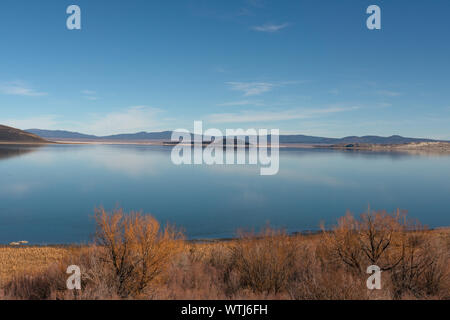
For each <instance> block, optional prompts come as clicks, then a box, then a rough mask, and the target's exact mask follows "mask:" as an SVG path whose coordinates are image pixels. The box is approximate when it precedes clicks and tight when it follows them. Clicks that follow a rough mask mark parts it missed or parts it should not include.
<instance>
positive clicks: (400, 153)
mask: <svg viewBox="0 0 450 320" xmlns="http://www.w3.org/2000/svg"><path fill="white" fill-rule="evenodd" d="M281 152H289V153H292V154H294V153H295V154H296V155H298V156H303V155H305V156H306V155H308V153H311V152H317V153H321V154H327V153H328V154H336V153H339V154H343V155H344V156H346V157H360V158H365V159H368V160H371V159H380V158H390V159H392V160H401V159H405V158H411V157H418V156H421V157H450V155H449V154H445V153H439V152H432V151H426V150H357V149H327V148H314V147H310V148H290V147H283V148H280V153H281Z"/></svg>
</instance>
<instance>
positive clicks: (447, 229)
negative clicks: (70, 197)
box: [0, 226, 450, 249]
mask: <svg viewBox="0 0 450 320" xmlns="http://www.w3.org/2000/svg"><path fill="white" fill-rule="evenodd" d="M329 232H332V230H331V229H327V230H325V231H322V230H305V231H294V232H289V233H287V236H289V237H299V236H301V237H314V236H318V235H320V234H322V233H329ZM411 232H414V231H411ZM426 232H450V226H443V227H435V228H429V229H426ZM237 240H239V237H238V236H235V237H223V238H197V239H184V240H183V241H184V242H186V243H188V244H220V243H229V242H233V241H237ZM11 243H13V242H11ZM11 243H10V244H2V243H0V248H10V249H21V248H66V249H67V248H86V247H90V246H92V245H93V243H83V242H79V243H47V244H33V243H26V244H20V245H11Z"/></svg>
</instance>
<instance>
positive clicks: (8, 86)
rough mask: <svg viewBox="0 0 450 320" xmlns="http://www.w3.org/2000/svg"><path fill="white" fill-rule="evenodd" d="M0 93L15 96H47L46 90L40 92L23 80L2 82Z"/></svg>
mask: <svg viewBox="0 0 450 320" xmlns="http://www.w3.org/2000/svg"><path fill="white" fill-rule="evenodd" d="M0 93H2V94H6V95H14V96H26V97H40V96H46V95H47V93H46V92H39V91H36V90H35V89H33V88H30V87H29V86H27V85H26V84H25V83H23V82H22V81H13V82H7V83H3V84H0Z"/></svg>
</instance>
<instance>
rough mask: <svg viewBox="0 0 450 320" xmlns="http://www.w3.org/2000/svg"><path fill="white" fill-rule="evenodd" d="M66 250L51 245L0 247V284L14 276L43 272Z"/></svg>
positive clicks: (57, 260)
mask: <svg viewBox="0 0 450 320" xmlns="http://www.w3.org/2000/svg"><path fill="white" fill-rule="evenodd" d="M67 252H68V250H67V249H64V248H52V247H21V248H13V247H0V284H1V283H2V281H3V282H5V281H8V280H10V279H12V278H13V277H14V276H17V275H20V274H23V273H30V274H37V273H39V272H44V271H45V270H46V269H47V268H48V267H50V266H51V265H52V264H54V263H57V262H59V261H61V260H62V258H63V257H64V256H65V255H66V254H67Z"/></svg>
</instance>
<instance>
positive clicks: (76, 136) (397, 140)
mask: <svg viewBox="0 0 450 320" xmlns="http://www.w3.org/2000/svg"><path fill="white" fill-rule="evenodd" d="M26 131H27V132H29V133H31V134H34V135H37V136H39V137H42V138H45V139H48V140H72V141H73V140H78V141H147V140H159V141H170V139H171V136H172V131H163V132H138V133H130V134H117V135H110V136H94V135H87V134H82V133H79V132H70V131H62V130H41V129H28V130H26ZM433 141H438V140H432V139H422V138H406V137H402V136H398V135H394V136H390V137H380V136H363V137H357V136H349V137H344V138H325V137H314V136H305V135H280V143H283V144H288V143H299V144H347V143H368V144H404V143H411V142H433Z"/></svg>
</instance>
